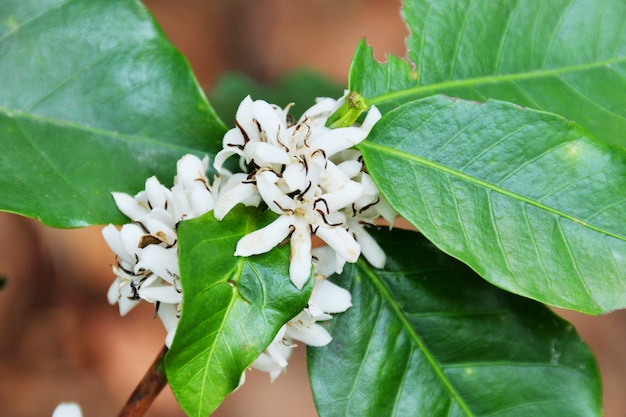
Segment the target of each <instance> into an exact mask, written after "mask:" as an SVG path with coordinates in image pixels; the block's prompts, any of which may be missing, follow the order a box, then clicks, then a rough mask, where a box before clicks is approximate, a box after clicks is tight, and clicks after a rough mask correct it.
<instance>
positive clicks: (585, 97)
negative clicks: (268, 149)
mask: <svg viewBox="0 0 626 417" xmlns="http://www.w3.org/2000/svg"><path fill="white" fill-rule="evenodd" d="M403 14H404V17H405V19H406V22H407V24H408V26H409V29H410V32H411V36H410V37H409V39H408V42H407V46H408V58H409V59H410V60H412V61H413V62H414V63H415V72H414V73H412V72H410V71H407V70H405V69H404V68H401V71H398V67H402V64H399V63H397V62H396V61H397V58H394V59H392V60H391V61H390V63H389V64H387V65H386V66H383V67H382V68H381V67H380V65H379V64H378V63H377V62H376V61H375V59H374V58H373V56H372V51H371V49H370V48H368V47H366V46H365V45H364V44H363V43H362V44H361V45H360V46H359V48H358V49H357V53H356V55H355V57H354V61H355V62H354V63H353V65H352V73H351V75H350V89H352V90H356V91H359V92H360V93H361V94H363V95H364V96H365V97H368V98H372V100H371V101H372V103H375V104H378V105H380V106H381V107H382V108H383V109H389V108H393V107H395V106H397V105H398V104H399V103H402V102H406V101H408V100H413V99H416V98H419V97H426V96H430V95H434V94H438V93H443V94H447V95H450V96H454V97H461V98H465V99H471V100H479V101H484V100H485V99H487V98H496V99H500V100H504V101H510V102H513V103H517V104H520V105H522V106H527V107H532V108H535V109H541V110H546V111H549V112H552V113H557V114H561V115H563V116H565V117H567V118H569V119H571V120H574V121H576V122H577V123H579V124H581V125H583V126H584V127H585V128H587V129H588V130H590V131H591V132H592V133H593V134H594V135H596V136H597V137H598V138H599V139H601V140H604V141H607V142H609V143H614V144H619V145H621V146H626V136H625V135H624V131H626V94H624V91H626V31H624V30H623V27H624V24H623V23H624V21H625V20H626V3H625V2H624V1H622V0H553V1H542V2H537V1H535V0H506V1H498V2H493V1H490V0H480V1H474V0H443V1H441V0H407V1H405V2H404V9H403ZM411 76H413V78H411ZM407 84H410V85H411V86H410V88H409V87H408V86H407ZM407 88H408V89H407ZM376 96H378V97H376ZM374 97H375V98H374Z"/></svg>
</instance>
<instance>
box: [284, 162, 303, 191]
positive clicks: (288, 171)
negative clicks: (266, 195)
mask: <svg viewBox="0 0 626 417" xmlns="http://www.w3.org/2000/svg"><path fill="white" fill-rule="evenodd" d="M283 180H284V181H285V184H286V185H287V189H288V192H293V191H297V190H298V191H304V190H305V188H306V187H307V177H306V172H305V169H304V166H303V165H302V164H300V163H297V164H290V165H287V166H286V167H285V170H284V171H283Z"/></svg>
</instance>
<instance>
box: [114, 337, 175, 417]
mask: <svg viewBox="0 0 626 417" xmlns="http://www.w3.org/2000/svg"><path fill="white" fill-rule="evenodd" d="M166 352H167V347H165V346H163V349H161V352H160V353H159V356H157V357H156V359H155V360H154V362H153V363H152V365H150V368H149V369H148V370H147V371H146V374H145V375H144V376H143V378H142V379H141V381H140V382H139V385H137V388H135V390H134V391H133V393H132V394H130V397H129V398H128V401H126V404H125V405H124V408H122V411H120V413H119V414H118V417H141V416H143V415H144V414H145V412H146V411H147V410H148V408H149V407H150V405H151V404H152V402H153V401H154V399H155V398H156V397H157V395H159V393H160V392H161V390H162V389H163V387H164V386H165V384H167V378H166V377H165V371H164V369H163V358H165V353H166Z"/></svg>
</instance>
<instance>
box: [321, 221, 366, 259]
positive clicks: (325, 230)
mask: <svg viewBox="0 0 626 417" xmlns="http://www.w3.org/2000/svg"><path fill="white" fill-rule="evenodd" d="M315 234H316V235H317V236H319V237H320V239H322V240H323V241H324V242H326V243H328V245H329V246H330V247H331V248H333V249H334V251H335V252H336V253H337V255H338V256H339V257H341V258H343V259H345V260H346V261H348V262H350V263H354V262H356V261H357V260H358V259H359V255H360V254H361V247H360V246H359V244H358V243H357V242H356V240H354V238H353V237H352V235H351V234H350V233H349V232H348V231H347V230H346V229H344V228H343V227H323V226H320V227H319V228H317V230H316V231H315Z"/></svg>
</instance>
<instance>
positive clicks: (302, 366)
mask: <svg viewBox="0 0 626 417" xmlns="http://www.w3.org/2000/svg"><path fill="white" fill-rule="evenodd" d="M146 3H147V6H148V7H149V8H150V9H151V10H152V11H153V13H154V14H155V17H156V19H157V21H158V22H159V23H160V24H161V25H162V26H163V29H164V31H165V33H166V34H167V35H168V36H169V37H170V39H171V40H172V42H173V43H174V44H175V45H176V46H177V47H178V48H179V49H180V50H181V51H182V52H183V53H184V54H185V55H186V56H187V57H188V58H189V61H190V63H191V66H192V67H193V69H194V71H195V73H196V75H197V77H198V79H199V81H200V83H201V84H202V85H203V87H205V89H207V90H210V89H211V87H212V86H213V85H214V83H215V81H216V79H217V77H218V76H219V75H220V74H222V73H223V72H225V71H231V70H240V71H244V72H245V73H247V74H248V75H250V76H252V77H254V78H256V79H257V80H260V81H263V82H268V81H272V80H274V79H275V78H276V77H278V76H280V75H281V74H285V73H286V72H288V71H290V70H293V69H296V68H301V67H310V68H315V69H317V70H319V71H320V72H322V73H323V74H325V75H327V76H329V77H331V78H332V79H334V80H336V81H338V82H340V83H342V84H345V82H346V75H347V72H348V67H349V63H350V59H351V56H352V52H353V51H354V48H355V46H356V44H357V42H358V40H359V38H361V37H362V36H366V37H367V40H368V42H369V43H370V44H372V45H374V46H375V47H376V51H377V52H376V53H377V57H378V58H381V59H382V58H383V57H384V54H385V53H386V52H392V53H395V54H397V55H404V53H405V47H404V37H405V36H406V29H405V28H404V25H403V23H402V21H401V19H400V14H399V6H400V2H399V1H383V0H342V1H336V0H312V1H308V2H301V1H287V0H260V1H247V0H230V1H223V2H221V1H220V2H218V1H213V2H211V1H206V0H185V1H181V0H179V1H176V2H174V1H168V0H150V1H147V2H146ZM226 122H227V123H230V121H226ZM112 262H113V255H112V253H111V252H110V251H109V249H108V247H107V246H106V244H105V243H104V241H103V240H102V238H101V236H100V227H92V228H86V229H79V230H57V229H51V228H48V227H45V226H43V225H41V224H40V223H38V222H37V221H36V220H31V219H25V218H21V217H18V216H15V215H10V214H6V213H0V275H2V276H5V277H7V285H6V288H5V289H4V290H2V291H0V415H1V416H4V417H27V416H28V417H31V416H49V415H51V413H52V410H53V408H54V407H55V405H56V404H57V403H58V402H60V401H67V400H71V401H78V402H80V403H81V404H82V406H83V410H84V415H85V417H108V416H115V415H117V412H118V411H119V409H120V407H121V406H122V404H123V403H124V402H125V400H126V398H127V397H128V395H129V394H130V392H131V391H132V390H133V388H134V387H135V385H136V383H137V382H138V381H139V380H140V379H141V376H142V375H143V373H144V372H145V370H146V369H147V368H148V366H149V365H150V363H151V362H152V360H153V358H154V357H155V356H156V355H157V353H158V352H159V351H160V349H161V346H162V343H163V338H164V336H165V333H164V331H163V329H162V326H161V323H160V322H159V321H158V320H151V317H152V315H153V310H152V307H151V306H148V305H146V306H141V307H138V308H136V309H135V310H133V311H132V312H131V313H129V314H128V315H127V316H126V317H124V318H121V317H119V314H118V312H117V307H111V306H109V305H108V304H107V302H106V290H107V288H108V287H109V285H110V283H111V282H112V280H113V275H112V273H111V271H110V264H111V263H112ZM560 313H561V314H562V315H563V316H565V317H566V318H568V319H569V320H571V321H572V322H573V323H574V324H575V325H576V327H577V329H578V331H579V333H580V334H581V335H582V336H583V338H584V339H585V340H586V341H587V342H588V344H589V345H590V346H591V348H592V349H593V350H594V352H595V353H596V355H597V358H598V362H599V364H600V368H601V370H602V373H603V380H604V391H605V416H606V417H624V416H626V401H624V399H623V393H624V392H625V388H626V351H625V349H624V342H625V341H626V313H625V312H617V313H613V314H610V315H607V316H603V317H588V316H583V315H581V314H575V313H571V312H560ZM511 390H512V392H513V391H514V390H515V387H511ZM513 395H514V394H513ZM147 415H148V416H152V417H161V416H163V417H164V416H170V417H172V416H174V417H176V416H183V415H184V414H183V413H182V411H180V408H179V407H178V405H177V404H176V402H175V400H174V398H173V396H172V394H171V392H170V391H169V388H166V389H165V390H164V392H163V393H162V394H161V395H160V396H159V398H158V399H157V401H156V403H155V404H154V405H153V406H152V408H151V409H150V411H149V412H148V413H147ZM214 415H215V416H218V417H219V416H221V417H226V416H233V417H234V416H245V417H270V416H271V417H291V416H299V417H308V416H315V415H316V413H315V409H314V406H313V401H312V399H311V393H310V389H309V387H308V380H307V377H306V363H305V351H304V349H298V350H297V352H296V354H295V355H294V357H293V358H292V359H291V361H290V363H289V367H288V371H287V373H286V374H285V375H282V376H281V377H280V378H278V380H277V381H276V382H274V383H273V384H270V383H269V378H268V377H267V375H266V374H263V373H259V372H249V373H248V377H247V382H246V384H245V385H244V386H243V387H242V388H241V389H240V390H239V391H237V392H235V393H234V394H232V395H231V396H230V397H229V398H227V400H226V401H225V402H224V404H223V405H222V406H221V407H220V409H219V410H218V411H217V412H216V413H215V414H214Z"/></svg>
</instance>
